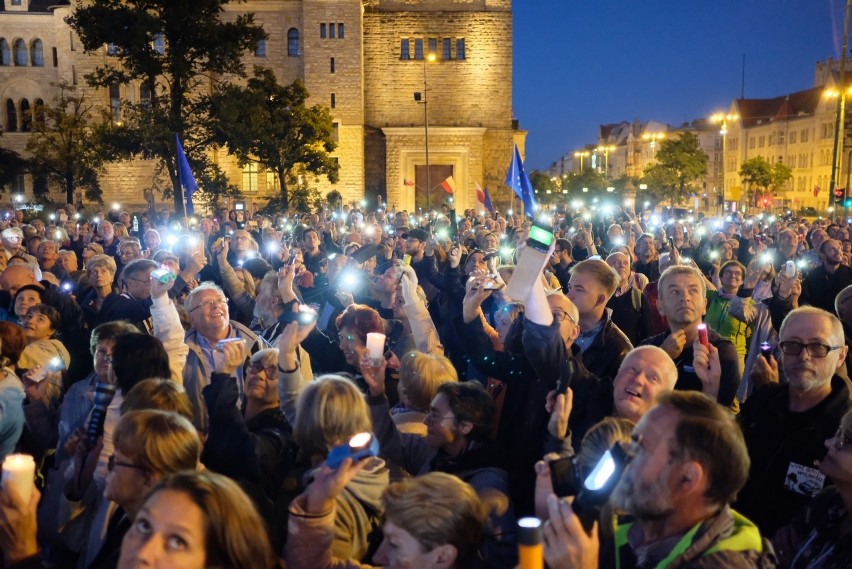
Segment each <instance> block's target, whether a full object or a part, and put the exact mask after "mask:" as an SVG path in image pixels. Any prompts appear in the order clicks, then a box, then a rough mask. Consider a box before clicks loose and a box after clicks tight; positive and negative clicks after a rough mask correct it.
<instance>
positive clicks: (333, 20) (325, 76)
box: [0, 0, 526, 210]
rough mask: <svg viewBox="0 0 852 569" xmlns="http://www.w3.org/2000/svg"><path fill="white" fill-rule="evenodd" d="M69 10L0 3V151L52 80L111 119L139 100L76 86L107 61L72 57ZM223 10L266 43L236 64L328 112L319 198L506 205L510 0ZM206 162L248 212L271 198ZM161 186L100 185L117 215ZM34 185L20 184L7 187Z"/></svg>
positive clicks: (22, 127) (14, 144) (235, 172)
mask: <svg viewBox="0 0 852 569" xmlns="http://www.w3.org/2000/svg"><path fill="white" fill-rule="evenodd" d="M73 3H74V2H72V3H71V5H69V3H68V2H64V1H57V0H53V1H46V0H0V55H2V60H0V63H2V65H0V105H2V108H1V109H0V110H2V116H0V126H2V128H3V130H4V134H3V136H2V138H0V144H2V145H3V146H5V147H8V148H12V149H14V150H17V151H19V152H23V149H24V147H25V146H26V140H27V137H28V136H29V135H28V134H27V132H26V131H27V130H28V124H29V122H28V121H31V120H32V117H33V115H32V112H33V108H34V106H35V104H36V102H37V101H39V102H40V101H44V102H47V103H49V102H50V101H51V100H52V99H53V97H54V96H55V94H56V92H55V91H56V89H55V87H53V86H52V85H51V84H54V83H56V82H58V81H61V80H66V81H68V82H69V83H72V84H75V85H77V86H78V88H79V89H80V90H81V91H82V92H84V93H86V95H87V96H88V97H89V98H90V99H91V100H93V101H95V102H97V103H98V104H100V105H102V106H103V107H104V108H107V109H112V110H113V112H114V113H116V114H117V113H120V109H119V102H120V101H121V100H130V101H134V102H138V101H139V100H140V99H141V98H142V97H144V96H145V93H144V92H143V91H142V89H141V86H139V85H128V86H121V87H120V88H119V89H118V91H117V92H116V91H115V90H113V91H112V92H110V91H109V90H107V89H101V90H98V91H94V90H92V89H90V88H89V87H88V86H87V85H86V83H85V80H84V76H85V75H86V74H87V73H90V72H91V71H93V70H94V68H95V67H96V66H98V65H102V64H104V63H105V62H106V61H108V58H109V54H108V49H107V47H106V46H105V47H104V49H103V51H102V52H99V53H93V54H84V53H83V52H82V47H81V45H80V42H79V39H78V38H77V37H76V36H75V34H74V33H73V32H72V31H71V30H70V28H69V27H68V26H67V25H66V24H65V22H64V18H65V17H66V16H67V15H68V14H69V13H70V12H71V11H72V10H73ZM227 10H228V12H231V13H237V12H253V13H254V14H255V19H256V21H257V22H259V23H260V24H261V25H262V26H263V28H264V30H265V31H266V32H267V34H268V35H269V38H268V39H267V40H266V41H264V42H262V43H261V44H260V45H258V46H257V49H256V51H255V53H253V54H247V55H246V57H245V62H246V64H247V67H248V68H250V67H251V66H253V65H261V66H264V67H269V68H271V69H272V70H274V72H275V73H276V76H277V77H278V79H279V81H280V82H282V83H284V84H286V83H289V82H291V81H293V80H295V79H297V78H301V79H302V80H303V81H304V82H305V85H306V87H307V89H308V92H309V93H310V94H311V97H310V100H309V101H308V104H316V103H319V104H324V105H327V106H328V107H329V108H330V109H331V113H332V116H333V118H334V124H335V127H334V128H335V136H336V137H337V140H338V147H337V149H336V150H335V152H334V156H335V157H336V158H337V160H338V162H339V164H340V180H339V181H338V182H337V183H336V184H331V183H329V182H328V181H327V180H325V179H324V178H321V179H320V180H319V181H317V182H316V184H315V185H316V186H317V187H318V188H319V189H320V191H321V192H322V193H327V192H328V191H331V190H333V189H336V190H338V191H339V192H340V193H341V194H342V195H343V196H344V199H345V200H346V201H355V200H360V199H362V198H366V199H367V200H368V201H370V202H371V203H376V202H377V200H378V198H382V199H384V200H386V201H387V202H388V204H389V205H396V206H397V208H404V209H409V210H410V209H413V208H415V207H424V208H425V207H426V196H427V194H428V195H429V202H430V203H429V206H430V207H431V208H432V209H435V208H437V206H438V205H440V203H442V202H444V203H446V202H447V201H448V198H449V197H450V196H449V194H447V193H445V192H443V191H442V190H441V189H440V187H439V185H440V183H441V182H442V181H443V180H444V179H445V178H447V177H448V176H450V175H451V176H453V178H454V180H455V183H456V187H457V191H456V195H455V196H453V197H454V205H455V207H456V208H457V209H464V208H467V207H476V198H475V192H474V183H477V182H478V183H479V184H480V185H481V186H483V187H487V188H488V189H489V190H490V191H491V194H492V197H493V199H494V201H495V202H497V205H498V207H501V206H508V201H509V190H508V188H506V187H505V186H504V185H503V180H504V179H505V175H506V170H507V168H508V165H509V161H510V159H511V156H512V148H513V147H512V145H513V143H517V144H518V146H519V148H520V149H521V152H522V155H523V149H524V141H525V136H526V133H525V132H523V131H520V130H518V128H517V124H516V122H515V121H513V118H512V107H511V103H512V11H511V0H248V1H247V2H243V3H234V4H231V5H229V6H228V9H227ZM430 54H434V58H432V57H430ZM432 59H434V61H432ZM116 116H117V115H116ZM24 117H29V118H24ZM427 121H428V163H429V169H428V172H427V169H426V163H427V150H426V148H427V136H426V125H427ZM211 152H212V155H213V157H214V159H215V160H216V162H217V163H219V165H220V166H221V167H222V168H223V169H224V171H225V172H226V174H227V175H228V178H229V179H230V180H231V182H232V183H234V184H235V185H236V186H237V187H238V188H240V189H241V191H242V192H243V194H244V196H245V199H246V201H247V202H248V204H247V206H248V207H250V206H251V204H252V203H254V204H258V205H262V204H263V203H264V201H263V199H262V198H263V197H264V196H268V195H269V194H270V193H272V192H274V191H275V190H276V189H277V180H276V178H275V176H274V175H273V174H271V173H267V172H265V171H264V170H263V169H262V167H259V166H258V165H257V164H249V165H247V166H245V167H240V166H239V165H238V164H237V163H236V161H235V160H234V159H233V157H231V156H229V155H228V154H227V153H226V152H225V151H224V150H223V149H220V150H218V151H211ZM406 180H409V181H413V182H414V186H411V185H406V184H405V181H406ZM427 180H428V183H427ZM167 185H168V183H167V181H166V180H163V179H162V178H159V179H158V178H157V177H156V174H155V169H154V166H153V164H152V163H149V162H145V161H141V160H135V161H129V162H122V163H120V164H112V165H110V166H108V167H107V169H106V173H105V177H104V180H103V186H104V189H105V192H104V197H105V201H119V202H121V203H122V204H127V205H134V204H139V205H141V204H143V203H144V199H143V191H144V189H146V188H152V187H153V188H162V187H165V186H167ZM427 186H430V187H431V189H430V188H428V187H427ZM30 189H31V181H30V180H28V179H21V180H19V181H18V182H17V183H16V187H15V188H13V190H14V191H29V190H30ZM158 200H159V198H158Z"/></svg>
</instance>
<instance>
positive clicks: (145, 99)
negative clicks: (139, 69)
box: [139, 83, 151, 109]
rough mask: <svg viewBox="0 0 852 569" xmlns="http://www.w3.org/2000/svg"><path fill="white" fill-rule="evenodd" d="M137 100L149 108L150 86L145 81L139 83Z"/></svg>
mask: <svg viewBox="0 0 852 569" xmlns="http://www.w3.org/2000/svg"><path fill="white" fill-rule="evenodd" d="M139 102H140V103H141V104H142V106H143V107H145V108H146V109H150V108H151V87H150V86H149V85H148V84H147V83H142V84H141V85H139Z"/></svg>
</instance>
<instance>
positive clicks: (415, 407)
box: [391, 351, 459, 437]
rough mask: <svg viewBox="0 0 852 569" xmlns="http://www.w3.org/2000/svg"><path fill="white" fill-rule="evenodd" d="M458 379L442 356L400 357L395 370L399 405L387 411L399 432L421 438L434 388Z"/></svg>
mask: <svg viewBox="0 0 852 569" xmlns="http://www.w3.org/2000/svg"><path fill="white" fill-rule="evenodd" d="M458 380H459V376H458V373H457V372H456V368H454V367H453V364H452V362H450V360H448V359H447V358H445V357H443V356H437V355H429V354H424V353H423V352H418V351H412V352H409V353H407V354H405V355H403V357H402V365H401V366H400V368H399V404H398V405H396V406H395V407H394V408H393V409H391V418H392V419H393V422H394V424H395V425H396V428H397V429H398V430H399V432H400V433H410V434H413V435H420V436H422V437H425V436H426V432H427V428H426V424H425V423H424V419H425V418H426V414H427V413H428V412H429V404H430V403H431V402H432V399H434V398H435V395H436V394H437V393H438V388H439V387H440V386H441V385H443V384H444V383H447V382H449V381H458Z"/></svg>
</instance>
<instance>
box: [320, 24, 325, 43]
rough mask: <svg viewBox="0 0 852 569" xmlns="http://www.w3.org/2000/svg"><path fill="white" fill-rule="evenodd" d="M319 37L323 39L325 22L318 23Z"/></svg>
mask: <svg viewBox="0 0 852 569" xmlns="http://www.w3.org/2000/svg"><path fill="white" fill-rule="evenodd" d="M320 38H322V39H325V24H320Z"/></svg>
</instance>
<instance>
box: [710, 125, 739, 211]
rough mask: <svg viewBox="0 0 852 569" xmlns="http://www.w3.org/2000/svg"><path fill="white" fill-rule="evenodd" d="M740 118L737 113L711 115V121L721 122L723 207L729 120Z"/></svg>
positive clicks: (723, 203) (723, 202) (723, 205)
mask: <svg viewBox="0 0 852 569" xmlns="http://www.w3.org/2000/svg"><path fill="white" fill-rule="evenodd" d="M739 118H740V116H739V115H737V114H729V115H725V114H722V113H716V114H715V115H713V116H711V117H710V122H712V123H719V125H720V127H719V134H721V135H722V168H721V171H722V208H723V209H724V207H725V182H726V180H725V151H726V150H727V139H728V121H735V120H738V119H739Z"/></svg>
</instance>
